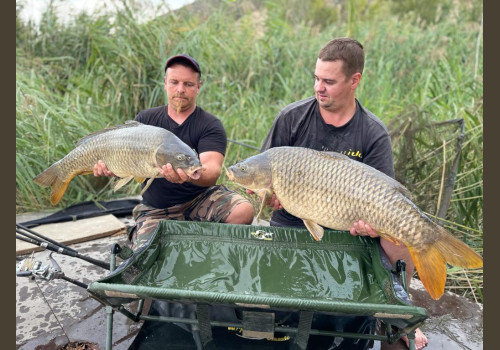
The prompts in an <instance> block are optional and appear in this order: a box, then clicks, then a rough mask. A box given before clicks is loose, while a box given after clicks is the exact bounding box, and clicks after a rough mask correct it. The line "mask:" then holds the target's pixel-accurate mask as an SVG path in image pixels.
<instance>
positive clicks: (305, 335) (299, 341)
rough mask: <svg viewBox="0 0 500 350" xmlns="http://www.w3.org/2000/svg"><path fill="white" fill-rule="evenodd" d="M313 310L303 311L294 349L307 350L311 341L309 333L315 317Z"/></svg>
mask: <svg viewBox="0 0 500 350" xmlns="http://www.w3.org/2000/svg"><path fill="white" fill-rule="evenodd" d="M313 315H314V312H313V311H301V312H300V318H299V326H298V327H297V336H296V337H295V344H294V349H297V350H298V349H300V350H306V349H307V342H308V341H309V333H310V331H311V324H312V319H313Z"/></svg>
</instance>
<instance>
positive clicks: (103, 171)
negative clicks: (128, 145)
mask: <svg viewBox="0 0 500 350" xmlns="http://www.w3.org/2000/svg"><path fill="white" fill-rule="evenodd" d="M94 176H116V175H115V174H113V172H111V171H110V170H109V169H108V167H107V166H106V164H104V162H103V161H102V160H100V159H99V160H98V161H97V163H96V164H95V165H94Z"/></svg>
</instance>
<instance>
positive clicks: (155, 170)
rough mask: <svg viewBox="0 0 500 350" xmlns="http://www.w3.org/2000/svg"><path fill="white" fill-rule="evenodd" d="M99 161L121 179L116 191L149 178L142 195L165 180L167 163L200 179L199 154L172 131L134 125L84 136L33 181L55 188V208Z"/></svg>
mask: <svg viewBox="0 0 500 350" xmlns="http://www.w3.org/2000/svg"><path fill="white" fill-rule="evenodd" d="M98 160H102V161H103V162H104V163H105V164H106V166H107V168H108V169H109V170H110V171H112V172H113V173H114V174H115V175H116V176H118V177H121V179H120V180H119V181H118V182H117V184H116V186H115V188H114V189H115V191H116V190H117V189H119V188H120V187H122V186H124V185H125V184H126V183H128V182H129V181H130V180H132V179H135V180H136V181H138V182H144V181H145V179H146V178H149V179H150V180H149V181H148V183H147V184H146V186H144V188H143V190H142V192H141V194H142V193H144V191H145V190H146V189H147V188H148V187H149V185H150V184H151V182H152V181H153V180H154V179H155V178H156V177H163V176H162V175H161V174H160V168H161V167H162V166H163V165H165V164H167V163H170V164H172V166H173V168H174V169H178V168H180V169H182V170H184V171H185V172H186V174H187V175H189V176H190V177H191V178H193V179H198V178H199V177H200V172H201V168H202V166H201V163H200V160H199V158H198V155H197V154H196V152H195V151H194V150H193V149H191V148H190V147H189V146H188V145H186V144H185V143H184V142H183V141H182V140H181V139H179V138H178V137H177V136H175V135H174V134H172V133H171V132H170V131H168V130H165V129H163V128H159V127H156V126H151V125H145V124H142V123H139V122H135V121H131V122H127V123H126V124H123V125H118V126H115V127H111V128H107V129H104V130H101V131H98V132H95V133H93V134H90V135H88V136H85V137H84V138H83V139H81V140H80V141H79V142H78V144H77V145H76V147H75V148H74V149H73V150H72V151H71V152H70V153H68V154H67V155H66V156H65V157H64V158H62V159H61V160H59V161H57V162H56V163H54V164H52V165H51V166H50V167H49V168H47V169H46V170H45V171H43V172H42V173H41V174H40V175H38V176H37V177H35V178H34V180H33V181H35V183H37V184H39V185H41V186H50V187H52V193H51V196H50V201H51V203H52V204H53V205H55V204H57V203H58V202H59V201H60V200H61V198H62V196H63V194H64V192H66V189H67V188H68V185H69V183H70V182H71V180H72V179H73V178H74V177H75V176H77V175H85V174H91V173H93V168H94V165H95V164H96V163H97V161H98Z"/></svg>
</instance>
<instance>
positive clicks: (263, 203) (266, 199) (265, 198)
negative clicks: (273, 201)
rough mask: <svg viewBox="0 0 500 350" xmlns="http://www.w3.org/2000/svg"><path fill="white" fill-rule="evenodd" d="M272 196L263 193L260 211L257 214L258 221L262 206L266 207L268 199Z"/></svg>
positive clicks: (266, 192)
mask: <svg viewBox="0 0 500 350" xmlns="http://www.w3.org/2000/svg"><path fill="white" fill-rule="evenodd" d="M272 195H273V194H272V192H271V191H265V192H264V195H263V196H262V201H261V203H260V209H259V212H258V213H257V220H260V215H261V214H262V210H264V206H265V205H266V203H267V201H268V200H269V198H271V196H272Z"/></svg>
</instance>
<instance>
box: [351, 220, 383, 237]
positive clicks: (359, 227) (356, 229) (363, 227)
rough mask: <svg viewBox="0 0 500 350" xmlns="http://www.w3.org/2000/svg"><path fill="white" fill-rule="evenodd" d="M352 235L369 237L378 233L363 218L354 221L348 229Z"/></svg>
mask: <svg viewBox="0 0 500 350" xmlns="http://www.w3.org/2000/svg"><path fill="white" fill-rule="evenodd" d="M349 232H350V233H351V235H353V236H370V237H371V238H377V237H380V236H379V234H378V233H377V232H376V231H375V230H374V229H373V228H372V227H371V226H370V225H368V224H367V223H366V222H364V221H363V220H359V221H356V222H355V223H354V224H353V225H352V227H351V229H350V230H349Z"/></svg>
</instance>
